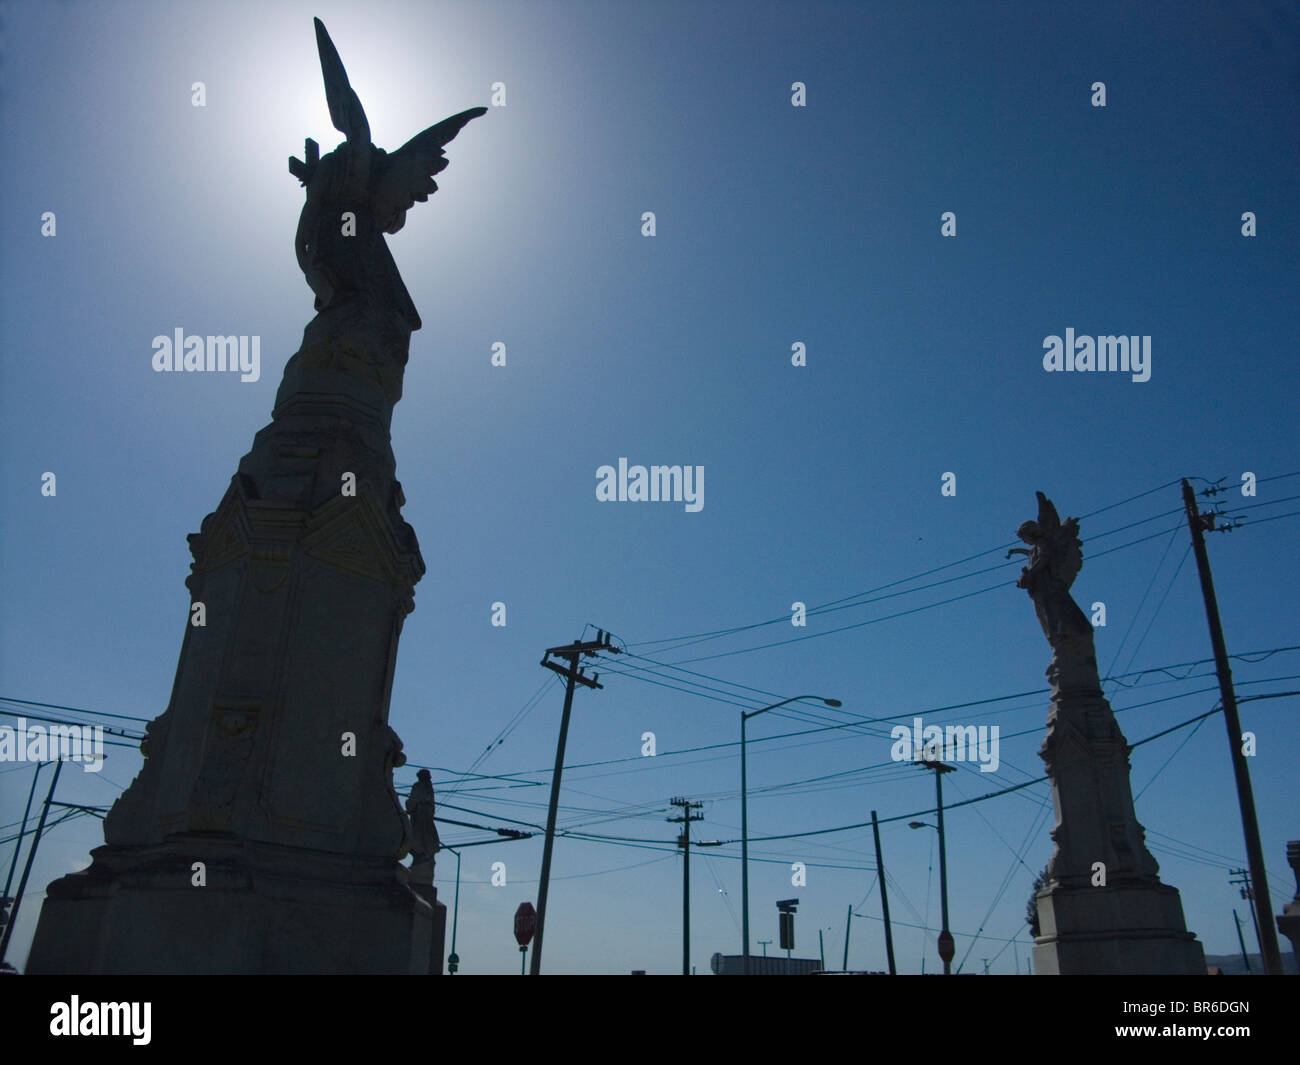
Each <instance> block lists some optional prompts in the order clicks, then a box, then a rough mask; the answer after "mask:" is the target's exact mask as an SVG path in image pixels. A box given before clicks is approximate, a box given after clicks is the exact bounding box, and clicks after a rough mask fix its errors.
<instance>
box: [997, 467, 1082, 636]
mask: <svg viewBox="0 0 1300 1065" xmlns="http://www.w3.org/2000/svg"><path fill="white" fill-rule="evenodd" d="M1037 495H1038V520H1037V521H1027V522H1024V523H1023V524H1022V525H1021V526H1020V528H1019V529H1017V530H1016V535H1017V536H1019V537H1020V539H1022V540H1023V541H1024V542H1025V543H1027V544H1029V545H1030V546H1029V547H1028V548H1024V547H1013V548H1012V549H1011V550H1010V551H1008V552H1007V558H1010V557H1011V556H1012V555H1027V556H1028V557H1029V564H1028V565H1027V566H1025V568H1024V569H1022V570H1021V571H1020V579H1019V580H1018V581H1016V587H1018V588H1024V589H1025V590H1026V591H1027V592H1028V593H1029V598H1031V599H1032V600H1033V601H1034V610H1035V611H1036V612H1037V614H1038V622H1039V624H1040V625H1042V626H1043V635H1045V636H1046V637H1047V640H1048V642H1049V643H1051V644H1052V645H1053V646H1055V645H1056V641H1057V640H1058V639H1060V638H1062V637H1064V636H1081V635H1084V634H1088V635H1091V633H1092V625H1091V624H1090V623H1089V621H1088V616H1087V615H1086V614H1085V613H1084V612H1083V611H1082V610H1080V609H1079V604H1078V603H1076V602H1075V601H1074V599H1073V598H1072V597H1071V595H1070V585H1072V584H1073V583H1074V578H1075V577H1077V576H1078V575H1079V570H1080V569H1082V568H1083V543H1082V541H1080V539H1079V519H1078V518H1067V519H1066V520H1065V521H1061V518H1060V515H1058V514H1057V513H1056V507H1054V506H1053V505H1052V501H1051V500H1050V499H1048V498H1047V497H1046V496H1045V495H1043V493H1042V492H1038V493H1037Z"/></svg>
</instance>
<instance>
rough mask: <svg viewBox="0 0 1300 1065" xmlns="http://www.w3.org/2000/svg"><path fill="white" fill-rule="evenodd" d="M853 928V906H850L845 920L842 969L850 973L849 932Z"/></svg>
mask: <svg viewBox="0 0 1300 1065" xmlns="http://www.w3.org/2000/svg"><path fill="white" fill-rule="evenodd" d="M852 928H853V906H852V905H851V904H850V906H849V913H848V916H847V917H845V918H844V964H843V965H842V966H841V968H842V969H843V970H844V971H845V972H848V971H849V932H850V931H851V930H852Z"/></svg>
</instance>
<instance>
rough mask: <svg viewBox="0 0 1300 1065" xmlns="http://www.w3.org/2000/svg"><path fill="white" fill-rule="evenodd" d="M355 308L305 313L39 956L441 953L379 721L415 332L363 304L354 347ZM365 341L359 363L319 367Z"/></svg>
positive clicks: (54, 963) (416, 568) (364, 967)
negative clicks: (118, 792) (84, 864)
mask: <svg viewBox="0 0 1300 1065" xmlns="http://www.w3.org/2000/svg"><path fill="white" fill-rule="evenodd" d="M357 310H358V305H357V304H356V303H355V302H354V303H352V304H341V305H339V306H338V307H336V308H331V309H330V310H329V311H326V312H323V313H322V314H321V315H319V316H318V317H317V318H316V319H315V320H314V321H313V323H312V324H311V325H310V326H308V329H307V333H306V336H305V339H304V349H308V350H310V351H311V353H312V358H311V359H310V360H308V359H305V358H302V357H300V356H295V357H294V358H293V359H291V360H290V362H289V365H288V366H287V367H286V370H285V375H284V381H283V383H282V385H281V387H280V391H279V394H278V396H277V399H276V406H275V411H274V414H273V417H272V421H271V424H270V425H268V426H266V427H265V428H264V429H262V430H261V431H260V432H259V433H258V434H257V436H256V438H255V440H254V443H253V448H252V450H251V451H250V452H249V454H248V455H246V456H245V457H244V459H243V461H241V463H240V465H239V472H238V473H237V474H236V475H235V477H234V478H232V481H231V485H230V488H229V489H228V490H227V492H226V494H225V497H224V498H223V499H222V501H221V504H220V506H219V507H218V508H217V510H216V511H215V513H213V514H210V515H209V516H208V517H207V518H206V519H204V521H203V525H202V528H201V531H200V532H199V533H198V534H196V535H194V536H191V537H190V547H191V550H192V553H193V555H194V564H193V566H192V573H191V575H190V577H189V578H188V579H187V581H186V584H187V585H188V587H189V589H190V593H191V596H192V604H191V615H190V623H189V624H186V626H185V636H184V640H183V642H182V646H181V653H180V662H179V664H178V666H177V670H176V680H175V684H174V686H173V689H172V697H171V701H170V704H169V705H168V707H167V709H166V711H165V712H164V713H163V714H162V715H161V716H160V717H158V718H157V719H156V720H154V721H153V722H151V723H150V725H149V727H148V730H147V737H146V740H145V742H144V743H143V744H142V745H141V747H142V750H143V751H144V753H145V755H146V757H145V764H144V767H143V768H142V769H141V771H140V773H139V775H138V776H137V777H136V779H135V780H134V781H133V782H132V784H131V786H130V787H129V788H128V789H127V790H126V791H125V792H124V793H123V794H122V796H121V797H120V798H119V799H118V801H117V803H116V804H115V805H114V806H113V808H112V810H111V811H110V812H109V814H108V816H107V817H106V818H105V821H104V839H105V844H106V845H105V846H103V847H100V848H98V849H96V850H95V851H94V853H93V863H92V865H91V866H90V868H89V869H87V870H85V871H83V872H80V873H76V874H73V875H71V876H66V877H63V878H62V879H60V880H58V881H55V882H54V883H53V884H51V885H50V887H49V889H48V897H47V900H46V902H45V906H44V909H43V910H42V913H41V919H40V924H39V927H38V929H37V934H36V939H35V941H34V943H33V947H32V951H31V955H30V958H29V961H28V966H27V971H28V972H32V973H51V972H64V973H138V972H158V973H287V972H319V973H427V972H429V971H430V968H431V959H433V960H436V962H437V964H438V965H440V964H441V961H440V959H441V943H440V939H441V921H442V920H444V919H445V907H442V906H438V905H437V897H436V894H434V895H432V897H429V898H426V897H425V895H426V894H427V893H430V892H432V890H433V889H432V887H431V886H430V885H428V884H427V883H426V885H425V888H426V889H427V891H416V890H413V888H412V886H411V885H410V884H409V882H408V876H407V871H406V869H405V868H404V867H403V866H402V865H401V864H400V860H401V859H402V858H403V857H404V856H405V855H406V853H407V850H408V846H409V838H410V833H409V826H408V822H407V817H406V814H405V812H404V811H403V810H402V807H401V805H400V803H399V802H398V798H397V795H396V793H395V791H394V790H393V768H394V766H400V765H402V764H404V762H405V758H404V756H403V754H402V744H401V741H400V740H399V739H398V737H397V735H396V733H394V732H393V730H392V729H391V728H389V725H388V706H389V698H390V694H391V690H392V682H393V670H394V667H395V663H396V657H397V644H398V638H399V637H400V635H401V631H402V623H403V620H404V619H405V617H406V615H407V613H408V612H409V611H410V610H411V609H412V608H413V600H412V595H413V591H414V586H415V583H416V582H417V581H418V580H419V579H420V577H421V575H422V574H423V573H424V562H423V560H422V559H421V557H420V550H419V546H418V544H417V543H416V538H415V533H414V531H413V530H412V529H411V527H410V526H409V525H407V524H406V522H404V521H403V520H402V517H401V513H400V508H401V505H402V503H403V502H404V499H403V497H402V490H401V486H400V485H399V484H398V482H397V480H396V478H395V476H394V471H395V463H394V459H393V453H392V448H391V444H390V440H389V424H390V420H391V417H392V408H393V403H394V402H395V400H396V396H397V395H399V394H400V389H401V368H402V364H403V363H404V361H405V341H406V340H407V339H408V338H409V330H407V331H406V332H405V333H403V332H402V330H403V328H404V327H402V326H401V324H400V323H397V322H395V320H393V319H391V318H390V319H388V320H385V321H383V322H378V323H376V321H375V319H374V318H372V319H371V321H372V325H377V328H376V329H374V330H373V331H372V334H373V335H372V337H371V339H372V342H371V343H367V342H366V334H365V330H364V329H363V328H362V325H360V324H359V323H358V319H357V316H356V315H357ZM378 326H382V328H378ZM377 337H381V338H382V340H383V343H378V342H375V338H377ZM332 345H333V347H331V346H332ZM331 350H333V351H334V353H335V355H337V356H338V358H333V359H332V358H331V357H330V352H331ZM367 350H369V351H374V352H376V353H377V359H378V361H377V362H376V364H375V367H374V372H373V373H371V374H366V373H362V372H361V371H360V369H359V368H358V367H357V366H356V365H351V366H350V368H349V370H348V372H343V371H342V370H341V369H337V368H328V367H329V365H330V364H331V362H333V363H337V364H342V363H343V362H346V360H347V359H351V360H352V361H353V363H355V362H356V360H357V359H358V358H360V355H359V354H358V353H359V352H364V351H367ZM309 362H310V363H312V364H313V365H315V366H317V367H322V368H318V369H312V368H310V366H309V365H307V364H308V363H309ZM199 604H202V606H201V610H199V609H197V608H198V605H199ZM200 621H201V624H200V623H199V622H200ZM435 907H436V909H435ZM435 915H437V917H438V921H437V931H436V932H435ZM435 940H437V941H438V942H436V943H435Z"/></svg>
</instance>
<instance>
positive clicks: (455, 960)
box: [442, 847, 460, 976]
mask: <svg viewBox="0 0 1300 1065" xmlns="http://www.w3.org/2000/svg"><path fill="white" fill-rule="evenodd" d="M442 849H443V850H445V851H451V853H452V854H454V855H455V856H456V902H455V905H454V906H453V908H452V911H451V954H450V955H449V956H448V957H447V972H448V973H450V974H451V975H453V976H454V975H455V974H456V970H457V969H459V968H460V955H459V954H457V953H456V925H457V923H458V922H459V921H460V851H458V850H455V849H454V848H452V847H443V848H442Z"/></svg>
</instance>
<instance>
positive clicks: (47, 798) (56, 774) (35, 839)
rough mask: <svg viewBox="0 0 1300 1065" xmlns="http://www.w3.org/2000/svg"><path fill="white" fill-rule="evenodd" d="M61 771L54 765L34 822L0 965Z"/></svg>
mask: <svg viewBox="0 0 1300 1065" xmlns="http://www.w3.org/2000/svg"><path fill="white" fill-rule="evenodd" d="M62 770H63V761H62V759H60V760H59V761H57V762H55V763H54V778H53V779H52V780H51V781H50V790H49V792H48V793H47V794H46V796H45V804H44V805H43V806H42V807H41V819H40V820H39V821H37V822H36V834H35V835H34V836H33V837H32V846H31V849H30V850H29V851H28V852H27V864H26V865H24V866H23V875H22V879H20V880H19V881H18V894H17V895H15V896H14V905H13V909H11V910H10V911H9V920H8V922H7V923H6V924H5V930H4V936H3V937H2V938H0V964H3V963H4V960H5V955H6V954H7V953H8V952H9V940H10V939H12V938H13V934H14V926H15V925H17V923H18V907H19V906H21V905H22V901H23V892H24V891H26V890H27V877H28V876H29V875H30V874H31V871H32V862H34V861H35V860H36V848H37V847H38V846H39V845H40V842H41V833H42V832H44V831H45V818H46V815H47V814H49V812H50V803H51V802H52V801H53V799H54V789H55V788H56V787H57V786H58V783H59V773H60V772H61V771H62Z"/></svg>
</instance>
